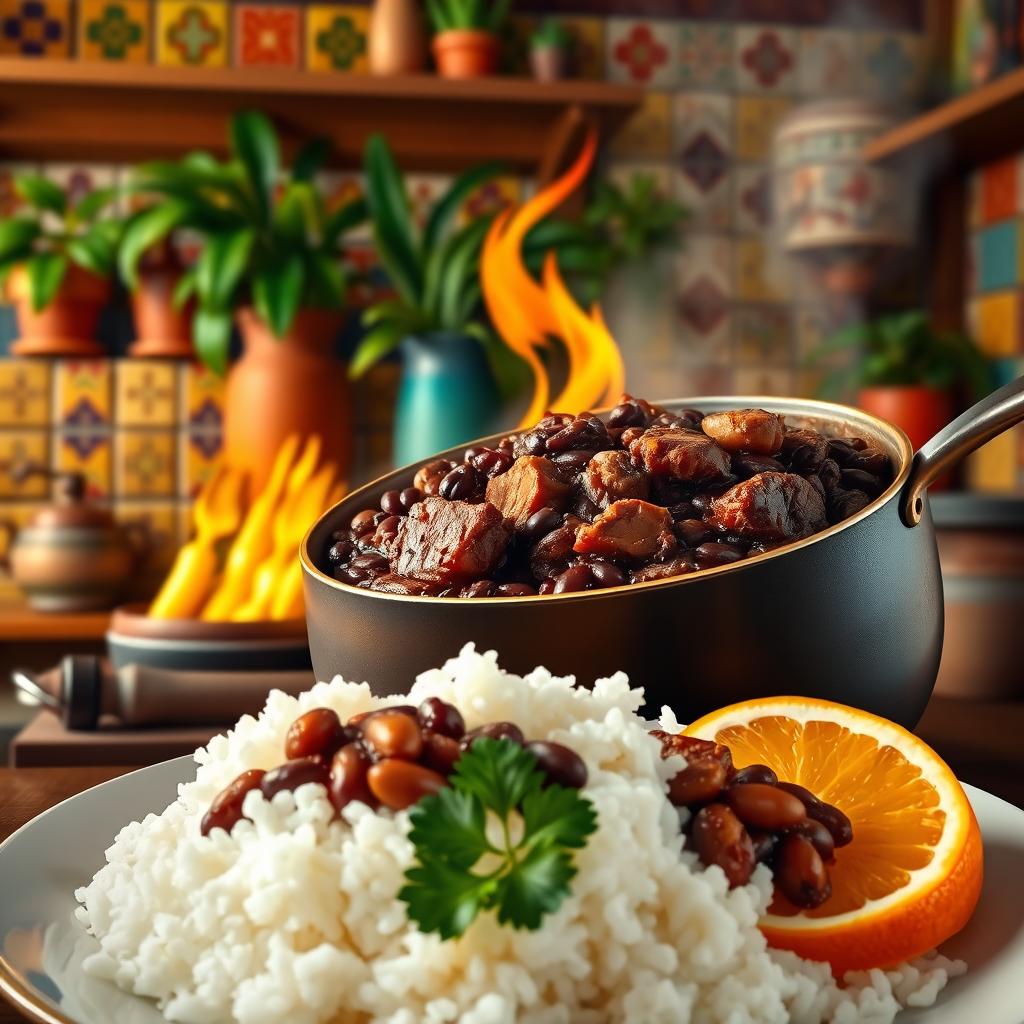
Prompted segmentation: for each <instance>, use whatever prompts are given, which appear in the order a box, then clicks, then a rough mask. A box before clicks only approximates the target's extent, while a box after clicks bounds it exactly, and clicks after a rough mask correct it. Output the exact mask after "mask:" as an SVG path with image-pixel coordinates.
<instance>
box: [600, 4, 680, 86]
mask: <svg viewBox="0 0 1024 1024" xmlns="http://www.w3.org/2000/svg"><path fill="white" fill-rule="evenodd" d="M607 40H608V43H607V45H608V77H609V78H611V79H612V80H614V81H618V82H633V83H635V84H638V85H649V86H651V87H653V88H656V89H666V88H670V87H671V86H673V85H675V84H677V83H678V81H679V78H680V64H679V60H678V57H677V54H676V25H675V23H674V22H668V21H632V20H626V19H622V18H612V19H611V20H610V21H609V23H608V32H607Z"/></svg>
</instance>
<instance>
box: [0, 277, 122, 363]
mask: <svg viewBox="0 0 1024 1024" xmlns="http://www.w3.org/2000/svg"><path fill="white" fill-rule="evenodd" d="M7 298H8V300H9V301H10V302H12V303H14V307H15V310H16V313H17V317H18V337H17V338H16V339H15V340H14V341H13V342H12V343H11V354H12V355H16V356H68V357H72V358H83V357H85V358H89V357H95V356H99V355H102V354H103V348H102V346H101V345H100V344H99V342H98V341H97V340H96V325H97V324H98V323H99V318H100V312H101V311H102V310H103V307H104V306H105V305H106V304H107V301H108V300H109V298H110V282H109V281H108V280H106V279H105V278H102V277H97V276H96V275H95V274H91V273H89V271H88V270H83V269H82V268H81V267H79V266H76V265H75V264H71V265H70V266H69V267H68V271H67V274H66V275H65V276H64V281H63V283H62V284H61V286H60V290H59V291H58V292H57V294H56V295H55V296H54V299H53V302H51V303H50V304H49V305H48V306H47V307H46V308H45V309H41V310H39V311H38V312H37V311H36V310H34V309H33V308H32V301H31V299H30V298H29V286H28V274H27V273H26V272H25V269H24V268H23V267H18V268H16V269H15V270H14V272H13V273H12V274H11V276H10V277H9V278H8V280H7Z"/></svg>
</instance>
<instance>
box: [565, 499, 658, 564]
mask: <svg viewBox="0 0 1024 1024" xmlns="http://www.w3.org/2000/svg"><path fill="white" fill-rule="evenodd" d="M676 547H677V543H676V539H675V535H674V534H673V533H672V517H671V516H670V515H669V513H668V509H665V508H662V507H661V506H660V505H652V504H651V503H650V502H647V501H640V500H639V499H637V498H625V499H623V500H622V501H616V502H613V503H612V504H611V505H609V506H608V508H606V509H605V510H604V512H602V513H601V514H600V515H599V516H598V517H597V518H596V519H595V520H594V521H593V522H592V523H589V524H584V525H583V526H581V527H580V529H579V532H578V533H577V534H576V543H575V544H574V545H573V550H574V551H576V553H577V554H581V555H598V556H600V557H601V558H617V559H623V560H626V561H634V562H640V561H644V560H646V559H649V558H654V557H655V556H657V555H664V554H667V553H669V552H671V551H672V550H674V549H675V548H676Z"/></svg>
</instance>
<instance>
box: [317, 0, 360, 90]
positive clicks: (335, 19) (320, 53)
mask: <svg viewBox="0 0 1024 1024" xmlns="http://www.w3.org/2000/svg"><path fill="white" fill-rule="evenodd" d="M369 28H370V12H369V9H368V8H366V7H352V6H349V5H347V4H314V5H312V6H311V7H307V8H306V67H307V68H308V69H309V70H310V71H356V72H363V73H365V72H366V71H367V63H366V40H367V35H368V33H369Z"/></svg>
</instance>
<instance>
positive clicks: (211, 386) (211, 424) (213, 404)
mask: <svg viewBox="0 0 1024 1024" xmlns="http://www.w3.org/2000/svg"><path fill="white" fill-rule="evenodd" d="M178 394H179V396H180V411H179V413H178V422H179V423H181V424H183V425H184V426H186V427H187V428H188V429H189V430H201V431H208V432H211V433H218V432H219V431H220V429H221V426H222V423H223V419H224V379H223V378H222V377H218V376H217V374H215V373H214V372H213V371H212V370H208V369H207V368H206V367H205V366H203V365H202V363H181V364H180V365H179V366H178Z"/></svg>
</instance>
